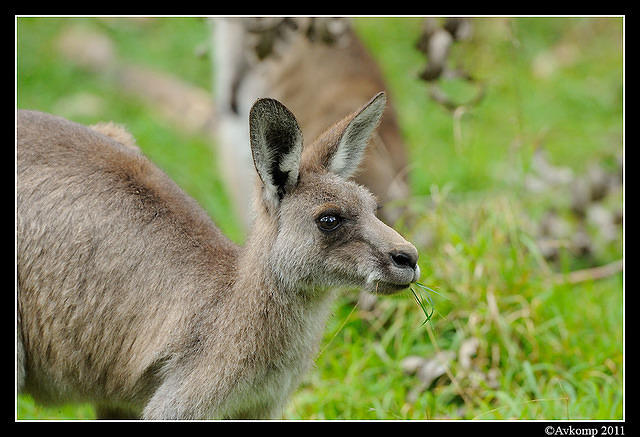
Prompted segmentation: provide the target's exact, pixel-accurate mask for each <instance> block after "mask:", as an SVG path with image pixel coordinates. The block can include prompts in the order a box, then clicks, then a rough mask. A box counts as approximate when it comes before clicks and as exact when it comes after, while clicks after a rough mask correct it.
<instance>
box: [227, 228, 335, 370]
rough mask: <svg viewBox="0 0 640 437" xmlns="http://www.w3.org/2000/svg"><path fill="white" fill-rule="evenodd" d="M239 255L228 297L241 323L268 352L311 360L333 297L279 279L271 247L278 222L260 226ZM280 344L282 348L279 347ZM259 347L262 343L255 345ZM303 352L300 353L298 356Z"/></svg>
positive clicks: (280, 276)
mask: <svg viewBox="0 0 640 437" xmlns="http://www.w3.org/2000/svg"><path fill="white" fill-rule="evenodd" d="M258 226H260V228H259V229H255V230H254V232H253V233H252V234H251V235H250V236H249V237H248V239H247V242H246V244H245V246H244V247H243V249H242V251H241V254H240V256H239V259H238V271H237V275H236V281H235V284H234V287H233V293H232V296H231V298H232V299H234V307H235V308H237V309H238V310H237V313H236V314H238V316H239V317H242V318H243V324H244V325H245V326H246V324H247V323H250V324H252V325H253V328H254V329H252V330H251V331H252V332H253V334H252V335H256V336H258V337H261V338H262V340H263V343H262V344H263V346H264V347H265V349H268V352H267V354H268V355H270V356H271V358H275V357H274V356H273V355H274V354H278V353H279V354H280V355H281V356H285V355H286V356H289V358H294V357H293V356H290V354H292V353H294V354H296V355H298V357H299V358H312V356H313V354H314V352H315V349H316V346H317V344H318V342H319V340H320V338H321V335H322V332H323V330H324V326H325V322H326V319H327V316H328V313H329V307H330V304H331V302H332V301H333V295H334V293H333V292H332V291H330V290H311V289H306V288H304V287H301V286H299V285H297V284H296V283H295V282H294V281H291V280H290V278H286V277H283V274H282V273H281V271H282V270H279V269H278V268H277V266H276V265H274V263H277V262H278V259H277V257H275V256H274V253H273V251H272V248H273V244H274V241H275V237H276V234H277V226H273V224H272V223H271V226H270V224H263V225H258ZM279 348H280V349H279ZM258 349H260V347H258ZM300 355H302V356H300Z"/></svg>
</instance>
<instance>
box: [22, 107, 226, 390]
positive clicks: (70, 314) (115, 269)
mask: <svg viewBox="0 0 640 437" xmlns="http://www.w3.org/2000/svg"><path fill="white" fill-rule="evenodd" d="M17 168H18V174H17V177H18V183H17V186H18V189H17V241H18V250H17V256H18V259H17V263H18V311H19V315H18V317H19V318H20V320H21V324H20V326H21V330H20V332H19V333H18V335H19V336H20V340H21V341H20V342H19V343H20V347H21V348H22V347H23V348H24V350H21V351H19V352H20V353H19V357H18V358H19V363H20V364H19V365H20V366H21V367H23V368H22V369H19V385H20V386H24V387H27V388H28V389H29V391H30V392H32V393H33V394H34V397H36V398H39V399H41V400H45V401H47V400H48V401H56V400H58V399H66V400H69V399H74V398H76V397H79V399H82V398H92V399H101V398H104V399H107V398H108V399H110V401H111V402H113V401H115V402H118V401H122V402H129V401H133V400H134V399H133V397H134V396H137V397H140V396H146V394H145V389H144V386H146V385H148V386H149V390H151V387H152V386H153V385H154V383H153V378H154V377H155V376H154V374H153V373H151V374H150V373H149V369H153V368H156V367H157V368H156V370H159V368H160V367H162V365H163V363H165V362H166V361H167V360H171V359H172V356H171V355H170V354H168V353H167V355H164V354H163V351H165V350H166V351H169V350H172V351H176V350H179V349H180V348H179V345H178V347H177V348H176V347H175V346H176V345H175V343H180V341H181V340H182V338H186V337H183V336H181V335H180V332H182V331H188V330H189V329H194V328H193V327H194V324H197V321H188V320H189V319H188V318H189V317H193V313H194V312H197V311H198V308H200V307H203V306H207V305H209V306H210V305H211V304H212V303H215V302H216V300H220V299H223V296H220V295H219V293H216V291H217V290H224V289H225V286H228V283H229V282H231V281H233V274H234V271H233V269H229V268H227V266H233V265H235V261H236V256H237V248H236V246H235V245H233V243H231V242H230V241H229V240H228V239H227V238H226V237H225V236H224V235H223V234H222V233H221V232H220V231H219V230H218V229H217V228H216V227H215V226H214V225H213V224H212V223H211V221H210V219H209V218H208V217H207V215H206V213H205V212H204V211H203V210H202V209H201V208H200V207H198V206H197V205H196V204H195V201H193V200H192V199H191V198H189V197H188V196H186V195H185V194H184V193H183V192H182V190H180V188H179V187H178V186H177V185H175V184H174V183H173V182H172V181H171V180H170V179H169V178H168V177H167V176H166V175H165V174H164V173H163V172H162V171H160V170H159V169H158V168H157V167H155V166H154V165H153V164H152V163H151V162H150V161H148V160H147V159H146V158H145V157H144V156H143V155H142V154H140V153H139V152H138V151H136V149H134V148H132V147H129V146H125V145H123V144H120V143H118V142H116V141H114V140H112V139H111V138H109V137H107V136H105V135H102V134H100V133H98V132H96V131H94V130H92V129H89V128H87V127H84V126H81V125H79V124H76V123H73V122H69V121H66V120H64V119H61V118H58V117H55V116H51V115H48V114H44V113H40V112H35V111H24V110H20V111H19V113H18V165H17ZM211 272H215V274H213V275H212V273H211ZM212 276H213V277H212ZM202 282H206V283H208V284H211V286H210V287H208V288H207V290H208V292H209V294H208V295H207V293H204V294H203V293H202V292H201V291H199V292H198V293H192V291H193V290H200V289H201V288H202ZM216 284H218V285H217V286H216ZM172 290H173V291H172ZM44 303H46V304H44ZM167 308H169V309H170V310H169V311H167ZM185 318H186V319H185ZM185 320H187V322H186V326H185ZM176 334H177V335H176ZM112 339H118V341H117V342H113V341H112ZM170 343H174V344H170ZM154 366H155V367H154ZM96 369H97V371H96ZM25 375H26V376H25ZM114 393H118V397H119V398H116V399H114V398H113V397H112V396H111V395H112V394H114ZM127 396H131V397H132V399H128V400H127V399H126V397H127ZM136 401H138V402H139V401H140V399H136Z"/></svg>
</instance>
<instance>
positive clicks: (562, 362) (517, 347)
mask: <svg viewBox="0 0 640 437" xmlns="http://www.w3.org/2000/svg"><path fill="white" fill-rule="evenodd" d="M420 23H421V20H420V19H418V18H358V19H356V20H355V24H356V29H357V31H358V33H359V34H360V35H361V36H362V38H363V40H364V42H365V44H366V45H367V46H368V47H369V48H370V49H371V51H372V53H373V54H374V56H375V57H376V58H377V60H378V61H379V63H380V64H381V67H382V70H383V72H384V74H385V76H386V77H387V79H388V83H389V90H388V91H389V92H390V94H391V96H392V98H393V102H394V104H395V106H396V109H397V111H398V115H399V119H400V123H401V128H402V131H403V134H404V135H405V138H406V139H407V142H408V145H409V148H410V150H409V152H410V157H411V160H412V163H413V169H412V172H411V174H410V177H411V183H412V189H413V194H414V197H413V198H412V200H411V201H410V206H411V209H412V210H413V211H414V213H415V215H416V217H418V220H417V221H416V222H415V223H412V224H411V225H409V224H408V223H399V224H398V229H399V230H400V231H401V232H402V233H403V234H404V235H406V236H407V238H408V239H409V240H410V241H427V240H429V241H431V242H430V243H429V244H427V243H424V244H421V245H419V247H418V249H419V251H420V259H419V264H420V268H421V271H422V278H421V282H422V283H423V284H424V285H425V286H427V287H429V288H431V289H433V290H434V291H436V292H437V293H438V294H432V295H430V299H431V302H430V305H429V306H428V308H427V310H428V311H429V312H430V311H431V310H433V314H431V317H430V321H429V322H428V323H425V324H423V322H424V321H425V313H424V312H423V308H421V307H420V306H419V305H418V304H417V303H416V301H415V298H414V296H412V294H411V293H410V291H407V292H403V293H401V294H399V295H396V296H393V297H385V298H381V299H379V301H378V303H377V305H376V306H375V307H374V309H373V310H371V311H365V310H363V309H360V308H358V307H355V309H354V303H355V302H356V296H357V293H356V292H351V293H344V294H343V295H341V296H340V297H339V299H338V300H337V301H336V303H335V305H334V308H333V309H334V314H333V316H332V317H331V318H330V320H329V321H328V325H327V329H326V333H325V337H324V341H323V344H322V345H321V346H320V350H321V353H320V355H319V356H318V357H317V359H316V367H315V368H314V369H313V371H312V372H311V373H310V374H309V375H308V376H307V377H306V378H305V380H304V383H303V384H302V385H301V386H300V388H299V389H298V390H297V391H296V392H295V394H294V396H293V398H292V399H291V402H290V403H289V405H288V407H287V409H286V410H285V413H284V415H283V418H285V419H441V418H453V419H482V420H494V419H495V420H501V419H513V418H516V419H562V420H564V419H621V418H622V417H623V405H624V397H623V362H624V357H623V354H622V350H623V349H622V344H623V325H622V320H623V305H622V302H623V279H622V274H616V275H614V276H611V277H607V278H604V279H601V280H597V281H586V282H581V283H578V284H562V283H557V282H556V281H554V278H555V276H554V275H555V274H558V273H566V272H569V271H572V270H576V269H580V268H586V267H590V266H595V265H602V264H606V263H608V262H612V261H615V260H617V259H620V258H621V257H622V255H623V253H622V239H621V238H620V239H619V240H617V241H614V242H611V243H608V244H604V245H602V247H600V248H599V250H598V251H597V252H596V253H594V254H593V255H592V257H591V258H588V259H581V258H577V257H573V256H571V254H564V256H563V258H562V259H561V260H560V261H558V262H557V263H550V262H547V261H545V260H544V258H543V257H542V256H541V254H540V253H539V251H537V249H536V247H535V244H532V242H533V241H534V236H535V232H536V220H537V219H539V218H540V217H541V215H542V214H543V212H544V211H545V210H546V209H547V208H548V207H550V206H555V207H558V206H559V207H560V208H565V209H566V208H567V198H568V195H567V193H565V192H562V191H556V192H552V193H550V194H546V195H539V194H536V195H533V194H531V193H529V192H527V191H525V190H524V188H523V181H524V175H525V172H526V171H527V170H528V169H529V168H530V162H531V156H532V153H533V151H534V149H535V147H537V146H539V145H542V146H544V147H545V149H546V150H547V151H548V152H549V155H550V159H551V161H552V162H553V163H554V164H556V165H562V166H568V167H570V168H572V169H573V170H574V171H575V172H576V173H580V172H582V171H584V170H585V169H586V168H587V167H588V166H589V165H590V164H591V163H593V162H602V161H606V160H610V159H611V157H612V156H615V155H616V154H620V153H621V150H622V134H623V130H622V92H623V89H622V49H621V45H622V44H621V39H622V20H621V19H616V18H609V19H578V18H571V19H560V18H554V19H539V18H523V19H516V20H506V19H484V20H475V21H474V25H475V37H474V39H473V40H471V41H468V42H464V43H459V44H456V45H455V46H454V48H453V50H452V55H451V57H452V60H454V61H457V62H459V63H461V64H462V65H464V66H465V68H467V69H469V70H471V71H473V73H474V75H475V76H476V77H478V79H479V80H480V81H482V82H483V83H484V84H485V85H486V95H485V97H484V98H483V100H482V101H481V102H480V103H479V104H478V105H477V106H474V107H473V108H469V110H468V111H467V112H465V113H464V114H462V116H460V117H458V118H456V117H453V116H452V114H451V113H449V112H448V111H446V110H444V109H443V108H441V107H440V106H439V105H437V104H436V103H434V102H433V101H432V100H430V99H429V97H428V90H427V85H426V84H425V83H424V82H420V81H418V80H417V79H416V78H417V75H418V74H419V72H420V71H421V69H422V68H423V67H424V65H425V62H426V61H425V58H424V57H423V55H422V54H421V53H420V52H418V51H417V50H416V49H415V48H414V42H415V40H416V39H417V36H418V33H419V31H420ZM70 24H82V25H84V26H87V27H89V28H95V29H99V30H101V31H104V32H106V33H107V34H108V35H109V36H110V37H112V38H113V39H114V41H115V42H116V44H117V47H118V50H119V54H120V55H121V56H122V57H123V58H124V59H127V60H130V61H134V62H137V63H141V64H144V65H147V66H151V67H154V68H157V69H160V70H162V71H166V72H170V73H173V74H175V75H177V76H179V77H182V78H183V79H184V80H186V81H189V82H191V83H193V84H195V85H197V86H200V87H203V88H210V86H211V78H210V75H211V71H210V70H211V63H210V59H208V58H207V57H206V56H205V57H198V56H196V55H195V51H196V49H197V48H198V47H201V46H202V45H203V44H207V42H208V38H209V35H208V29H207V24H206V23H205V21H204V20H202V19H200V18H187V19H155V20H152V21H149V22H144V23H139V22H130V21H127V20H123V19H71V20H69V19H63V18H20V19H19V20H18V23H17V49H18V53H17V106H18V107H19V108H30V109H38V110H43V111H48V112H53V113H56V114H59V115H63V116H65V117H68V118H71V119H73V120H76V121H79V122H82V123H94V122H97V121H101V120H114V121H116V122H119V123H123V124H125V125H126V126H127V127H128V128H129V130H130V131H131V132H132V133H133V135H134V136H135V137H136V139H137V142H138V144H139V145H140V146H141V148H142V149H143V150H144V152H145V153H146V154H147V155H148V156H149V157H150V158H151V159H152V160H153V161H154V162H156V163H157V164H158V165H159V166H160V167H161V168H163V169H164V170H165V171H166V172H167V173H168V174H169V175H170V176H171V177H172V178H174V180H176V182H177V183H178V184H179V185H180V186H182V187H183V188H184V189H185V190H186V191H187V192H188V193H190V194H191V195H192V196H194V197H195V198H196V200H198V202H200V204H201V205H202V206H203V207H204V208H205V209H206V210H207V211H208V212H209V213H210V215H211V217H212V218H213V220H214V221H215V222H216V223H217V224H218V225H219V226H220V227H221V228H222V230H223V231H224V232H225V233H226V234H227V235H229V236H230V237H231V238H232V239H233V240H234V241H237V242H241V241H242V239H243V235H242V232H241V230H240V229H239V227H238V226H237V225H236V220H235V218H234V217H233V213H232V211H231V208H230V203H229V200H228V197H227V194H226V192H225V188H224V186H223V183H222V181H221V179H220V178H219V177H218V174H217V171H216V170H215V169H216V156H215V151H214V149H213V148H212V147H211V144H209V140H208V139H207V138H205V137H201V136H198V135H193V134H186V133H184V132H182V131H180V130H178V129H176V128H174V127H171V126H170V125H168V124H167V123H166V121H165V120H163V119H162V117H161V116H160V115H159V114H157V113H155V112H154V111H153V109H152V108H148V107H146V106H144V104H143V103H142V102H139V101H136V100H134V99H132V98H131V97H129V96H126V95H122V94H121V93H120V91H119V90H118V89H117V88H115V87H114V86H113V84H111V83H110V82H108V81H105V80H104V79H103V78H101V77H100V76H96V75H92V74H90V73H87V72H84V71H82V70H80V69H77V68H75V67H73V66H71V65H69V64H67V63H65V62H64V61H63V60H62V59H61V58H60V57H59V56H58V54H57V52H56V50H55V39H56V37H57V36H59V35H60V33H61V32H62V31H63V30H64V29H65V27H66V26H68V25H70ZM554 50H556V51H555V52H554ZM561 50H564V51H561ZM554 53H561V55H560V56H555V57H553V56H554V55H553V54H554ZM545 56H547V57H546V58H545ZM549 56H551V57H549ZM544 59H547V60H549V59H550V60H551V61H548V62H546V63H545V62H541V60H544ZM553 62H555V64H554V65H551V64H552V63H553ZM550 65H551V66H552V67H554V68H552V69H550V70H544V68H548V67H549V66H550ZM540 66H542V67H543V69H542V70H536V68H538V67H540ZM540 71H542V73H541V72H540ZM443 88H444V89H445V90H446V91H447V92H450V93H452V94H455V95H456V96H458V97H460V98H465V96H466V94H468V93H469V92H470V90H468V89H467V88H465V85H464V84H460V83H456V82H455V81H451V82H448V83H445V84H443ZM465 93H466V94H465ZM79 95H80V96H82V95H85V96H86V95H90V96H93V97H94V101H97V102H98V103H97V104H96V108H97V109H95V110H94V111H93V112H90V113H87V112H86V111H84V112H83V111H77V108H76V109H74V106H73V105H70V104H69V102H70V101H73V99H70V98H71V97H74V96H76V97H77V96H79ZM456 131H457V132H458V133H459V135H457V136H456V134H454V132H456ZM610 202H612V203H613V204H614V205H618V206H619V205H621V203H622V198H621V197H619V198H614V199H611V200H610ZM427 234H428V235H430V236H431V238H425V236H426V235H427ZM468 339H477V341H478V347H477V349H476V351H475V354H474V355H473V356H472V360H471V363H472V365H471V367H470V368H465V367H464V366H463V365H462V363H461V361H460V360H458V359H454V360H452V361H451V363H450V364H449V368H448V371H447V374H446V375H443V376H441V377H440V378H438V379H437V380H435V382H434V383H433V384H432V385H431V386H430V387H429V388H428V389H426V390H421V391H420V390H418V391H417V390H416V389H417V387H418V386H419V381H418V379H417V378H416V376H415V375H408V374H406V373H405V372H404V371H403V370H402V367H401V365H400V363H401V362H402V360H403V359H404V358H406V357H408V356H412V355H419V356H423V357H425V358H429V357H431V356H433V355H434V354H435V353H436V352H437V351H454V352H458V351H459V349H460V346H461V345H462V344H463V343H464V342H465V340H468ZM16 415H17V418H18V419H70V418H77V419H83V418H84V419H86V418H93V417H94V413H93V409H92V407H91V406H88V405H80V406H75V405H71V406H64V407H61V408H43V407H41V406H38V405H36V404H34V403H33V401H32V400H31V398H30V397H28V396H19V397H18V402H17V411H16Z"/></svg>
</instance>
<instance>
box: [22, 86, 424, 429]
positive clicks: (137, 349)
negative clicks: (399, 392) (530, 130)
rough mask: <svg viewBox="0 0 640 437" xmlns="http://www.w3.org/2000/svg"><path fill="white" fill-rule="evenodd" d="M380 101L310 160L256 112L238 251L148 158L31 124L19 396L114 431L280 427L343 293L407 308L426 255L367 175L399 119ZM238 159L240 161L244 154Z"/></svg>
mask: <svg viewBox="0 0 640 437" xmlns="http://www.w3.org/2000/svg"><path fill="white" fill-rule="evenodd" d="M385 101H386V98H385V95H384V93H379V94H377V95H375V96H374V97H373V98H372V99H371V100H370V101H369V102H368V103H367V104H365V105H364V106H362V107H361V108H360V109H359V110H357V111H355V112H353V113H352V114H350V115H348V116H347V117H345V118H344V119H342V120H341V121H339V122H337V123H336V124H334V125H333V126H332V127H330V128H329V129H327V130H326V131H325V132H324V133H323V134H321V135H320V136H319V137H318V138H317V140H315V141H314V142H312V143H310V144H306V145H305V146H304V147H303V136H302V131H301V129H300V127H299V125H298V122H297V121H296V118H295V117H294V115H293V114H292V113H291V112H290V111H289V110H288V109H287V108H286V107H285V106H284V105H283V104H282V103H280V102H278V101H277V100H274V99H271V98H261V99H258V100H257V101H256V102H255V104H254V105H253V106H252V108H251V110H250V113H249V138H250V141H249V142H250V150H251V155H252V157H253V162H254V168H255V171H256V173H257V175H258V178H256V181H255V186H254V203H253V205H254V208H255V217H256V218H255V221H254V224H253V227H252V230H251V231H250V233H249V235H248V237H247V240H246V243H245V244H244V245H243V246H238V245H236V244H234V243H233V242H231V241H230V240H229V239H228V238H227V237H225V236H224V234H223V233H222V232H221V231H220V230H219V229H218V228H217V227H216V226H215V225H214V224H213V222H212V221H211V219H210V218H209V217H208V215H207V214H206V213H205V211H204V210H203V209H202V208H201V207H200V206H199V205H198V204H197V203H196V201H195V200H193V199H192V198H190V197H189V196H187V195H186V194H185V193H184V192H183V191H182V190H181V189H180V188H179V187H178V186H177V185H176V184H175V183H174V182H173V181H172V180H171V179H169V177H167V176H166V175H165V174H164V173H163V172H162V171H161V170H160V169H158V168H157V167H156V166H155V165H154V164H152V163H151V162H150V161H149V160H148V159H147V158H146V157H145V156H144V154H143V153H142V152H141V151H140V150H139V149H138V148H137V147H132V146H131V144H122V143H120V142H118V141H116V139H117V138H125V139H126V141H125V142H130V141H131V140H130V138H129V137H128V136H126V135H124V136H123V135H121V134H120V133H116V134H111V135H105V134H103V133H102V132H107V133H109V132H113V129H105V128H104V126H103V127H102V128H99V129H90V128H87V127H84V126H82V125H79V124H76V123H74V122H71V121H67V120H65V119H62V118H59V117H56V116H53V115H49V114H45V113H42V112H37V111H27V110H20V111H18V129H17V140H18V141H17V144H18V145H17V172H18V173H17V288H18V289H17V296H18V299H17V311H18V313H17V378H18V381H17V384H18V389H19V391H20V392H27V393H30V394H31V395H32V396H33V397H34V399H35V400H36V401H37V402H40V403H43V404H56V403H62V402H75V401H82V402H92V403H94V405H96V411H97V414H98V416H99V417H102V418H114V417H128V418H142V419H169V420H182V419H187V420H190V419H246V418H253V419H265V418H277V417H281V415H282V412H283V409H284V407H285V406H286V401H287V399H288V397H289V396H290V395H291V393H292V392H293V391H294V390H295V389H296V387H297V385H298V384H299V382H300V380H301V378H302V376H303V375H304V374H305V372H306V371H307V369H308V368H309V367H310V364H311V362H312V360H313V358H314V356H315V353H316V352H317V346H318V344H319V341H320V339H321V335H322V332H323V329H324V326H325V322H326V319H327V317H328V312H329V307H330V304H331V302H332V298H333V297H334V294H335V292H333V291H331V290H333V289H334V287H337V286H358V287H362V288H364V289H366V290H369V291H371V292H374V293H378V294H381V295H382V294H390V293H395V292H398V291H400V290H402V289H405V288H407V287H408V286H409V285H410V283H411V282H413V281H417V280H418V278H419V275H420V269H419V267H418V265H417V258H418V252H417V250H416V249H415V247H414V246H413V245H412V244H410V243H409V242H407V241H406V240H405V239H404V238H403V237H402V236H400V235H399V234H398V233H397V232H396V231H395V230H393V229H392V228H390V227H389V226H387V225H386V224H384V223H383V222H382V221H380V220H379V219H378V218H377V217H376V215H375V213H376V200H375V198H374V196H373V195H372V194H371V193H370V192H369V191H368V190H367V189H366V188H364V187H362V186H360V185H358V184H356V183H355V182H354V181H353V180H350V177H352V176H353V174H354V172H355V171H356V169H357V167H358V165H359V163H360V161H361V159H362V156H363V154H364V150H365V147H366V145H367V142H368V139H369V136H370V135H371V133H372V132H373V130H374V129H375V127H376V125H377V123H378V122H379V119H380V117H381V116H382V113H383V110H384V106H385ZM241 146H242V145H241V144H238V147H241Z"/></svg>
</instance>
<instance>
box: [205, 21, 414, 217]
mask: <svg viewBox="0 0 640 437" xmlns="http://www.w3.org/2000/svg"><path fill="white" fill-rule="evenodd" d="M212 27H213V31H212V47H213V55H214V56H213V59H214V65H213V66H214V71H215V75H214V76H215V77H214V83H215V97H216V114H217V116H218V133H219V135H218V137H219V138H218V151H219V155H220V160H221V171H222V174H223V176H224V177H225V180H226V182H227V183H226V186H227V187H228V189H229V191H230V195H231V196H230V197H231V200H232V203H233V205H234V208H235V210H236V213H237V215H238V216H239V217H242V218H245V221H244V224H243V225H244V227H245V228H248V227H249V226H250V221H251V214H248V213H247V211H248V210H249V208H250V203H251V202H250V196H249V195H248V193H250V192H251V190H250V189H249V187H250V186H251V177H252V176H253V175H252V171H253V170H252V164H251V156H250V154H249V153H248V150H246V149H243V148H238V147H237V144H240V143H245V142H247V141H248V139H246V136H247V132H246V129H245V120H246V118H247V114H248V113H249V109H250V108H251V104H252V103H253V102H254V101H255V99H256V98H257V97H259V96H262V95H269V96H272V97H273V98H275V99H277V100H279V101H281V102H282V103H283V104H284V105H286V106H287V107H288V108H289V109H291V111H292V112H293V113H294V114H296V117H297V118H298V120H299V122H300V126H301V128H302V131H303V133H304V136H305V138H316V137H317V136H318V135H320V134H321V133H322V131H323V130H324V129H325V128H326V127H327V126H329V125H330V124H331V123H333V122H334V121H335V120H339V119H341V118H343V117H344V116H346V115H348V114H349V113H350V112H351V111H352V110H353V108H356V107H358V106H359V105H360V104H361V103H362V102H363V101H366V100H367V99H369V98H370V96H372V95H374V94H375V93H376V92H377V91H378V90H380V89H386V88H387V87H386V85H385V83H384V80H383V76H382V73H381V72H380V69H379V67H378V65H377V64H376V62H375V60H374V59H373V57H372V56H371V55H370V54H369V52H368V51H367V50H366V48H365V46H364V45H363V44H362V42H361V41H360V40H359V39H358V37H357V35H356V34H355V32H354V31H353V29H352V28H351V25H350V22H349V21H348V20H347V19H345V18H327V17H318V18H309V17H288V18H279V17H265V18H216V19H212ZM370 143H371V144H370V145H369V147H368V148H367V150H366V152H365V156H364V159H363V162H362V164H361V166H360V170H361V171H360V172H358V174H356V175H355V176H354V179H355V180H356V182H358V183H359V184H361V185H364V186H365V187H367V188H368V189H369V190H370V191H372V193H373V194H374V195H375V196H376V198H377V199H378V201H379V202H380V207H381V210H380V212H379V215H380V217H381V218H382V220H383V221H385V222H386V223H387V224H392V223H393V222H394V221H395V220H396V219H397V218H398V217H399V215H400V213H401V212H400V210H399V209H398V208H396V207H395V206H398V205H393V203H394V202H393V201H397V200H400V199H405V198H407V197H408V196H409V194H410V190H409V185H408V178H407V167H408V163H407V153H406V145H405V144H404V141H403V139H402V135H401V132H400V128H399V126H398V122H397V117H396V114H395V110H394V108H393V105H392V104H391V102H389V104H388V105H387V106H386V110H385V114H384V117H383V118H382V120H381V122H380V125H379V126H378V128H377V129H376V131H374V133H373V134H372V135H371V138H370ZM396 203H397V202H396Z"/></svg>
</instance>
